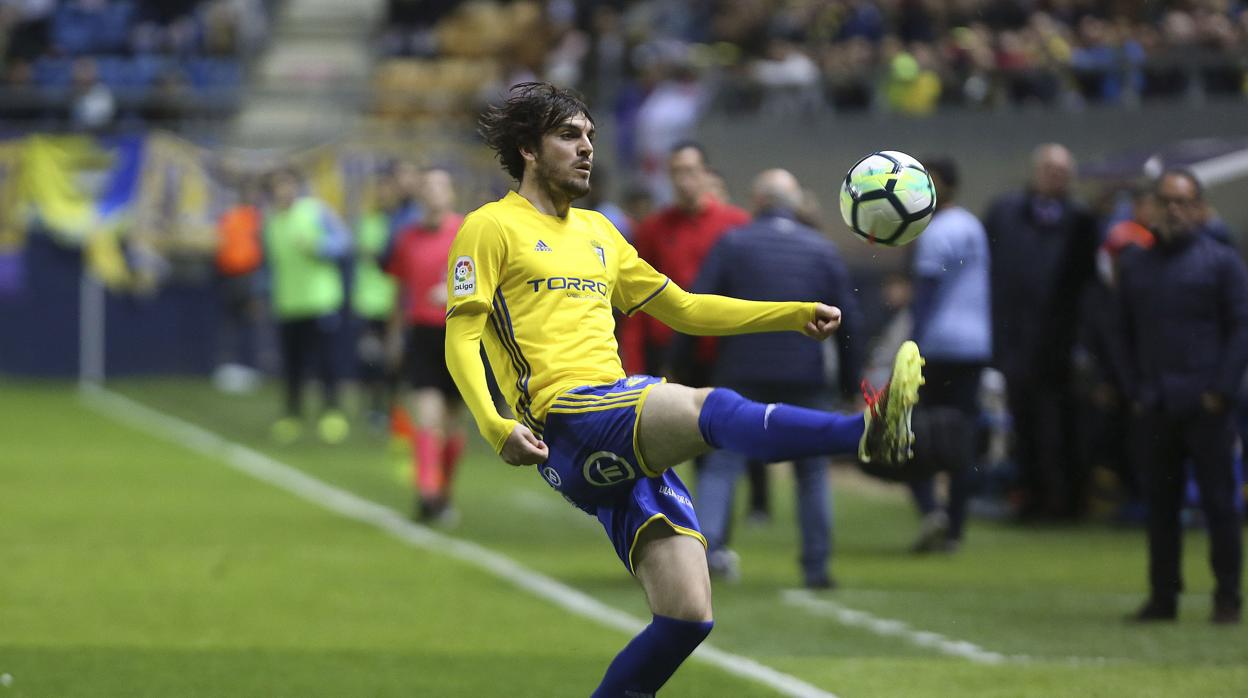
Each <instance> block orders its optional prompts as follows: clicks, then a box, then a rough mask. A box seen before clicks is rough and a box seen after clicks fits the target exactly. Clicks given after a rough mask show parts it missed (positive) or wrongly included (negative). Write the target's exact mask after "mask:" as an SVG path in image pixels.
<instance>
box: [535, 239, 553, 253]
mask: <svg viewBox="0 0 1248 698" xmlns="http://www.w3.org/2000/svg"><path fill="white" fill-rule="evenodd" d="M533 251H534V252H550V251H551V249H550V245H547V244H546V243H545V242H542V241H541V240H538V241H537V247H534V248H533Z"/></svg>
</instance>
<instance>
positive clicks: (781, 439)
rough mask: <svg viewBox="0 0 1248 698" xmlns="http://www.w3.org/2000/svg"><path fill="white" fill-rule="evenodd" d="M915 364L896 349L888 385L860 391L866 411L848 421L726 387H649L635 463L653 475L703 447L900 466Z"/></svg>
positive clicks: (915, 387) (906, 445)
mask: <svg viewBox="0 0 1248 698" xmlns="http://www.w3.org/2000/svg"><path fill="white" fill-rule="evenodd" d="M922 366H923V358H922V357H921V356H920V355H919V349H918V347H917V346H916V345H915V344H914V342H906V343H905V344H903V345H902V346H901V349H899V350H898V352H897V358H896V359H895V361H894V364H893V377H892V379H891V380H890V381H889V384H888V385H887V386H886V387H885V388H884V389H883V390H880V391H868V394H867V409H866V411H864V412H863V413H862V414H853V415H849V414H840V413H835V412H823V411H821V410H812V409H807V408H804V407H794V406H792V405H786V404H783V403H771V404H763V403H760V402H754V401H752V400H747V399H745V398H744V397H742V396H741V395H740V394H738V393H737V392H735V391H733V390H728V389H726V388H714V389H693V388H688V387H685V386H682V385H674V384H663V385H656V386H654V388H652V389H651V390H650V394H649V395H648V396H647V399H646V402H645V405H644V407H643V410H642V414H641V420H640V427H639V432H640V433H639V434H638V443H639V446H640V449H641V457H642V459H643V460H644V461H645V464H646V467H647V468H648V469H649V470H650V471H652V472H656V473H657V472H661V471H663V470H666V469H667V468H670V467H672V466H674V465H677V464H679V463H682V462H684V461H685V460H688V459H689V458H692V457H693V456H696V455H699V454H700V453H702V452H704V451H706V450H707V449H709V448H726V449H729V450H732V451H737V452H739V453H743V454H745V455H747V456H749V457H751V458H757V459H759V460H762V461H765V462H769V463H773V462H776V461H782V460H789V459H793V458H804V457H808V456H815V455H831V454H844V453H857V454H858V457H859V458H860V459H862V460H863V461H868V462H871V461H876V462H883V463H900V462H904V461H905V460H907V459H908V458H909V456H910V446H911V443H912V442H913V440H914V435H913V433H912V432H911V431H910V415H911V413H912V411H913V409H914V405H915V403H917V402H918V396H919V386H920V385H922V384H923V373H922Z"/></svg>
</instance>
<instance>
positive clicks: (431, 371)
mask: <svg viewBox="0 0 1248 698" xmlns="http://www.w3.org/2000/svg"><path fill="white" fill-rule="evenodd" d="M403 373H404V375H405V376H406V378H407V383H408V385H409V386H411V387H412V388H436V389H437V390H439V391H441V392H442V394H443V395H446V396H447V397H454V396H456V395H458V394H459V391H458V389H456V387H455V381H454V380H452V379H451V372H450V371H448V370H447V369H446V328H445V327H440V326H434V325H409V326H408V328H407V346H406V347H404V349H403Z"/></svg>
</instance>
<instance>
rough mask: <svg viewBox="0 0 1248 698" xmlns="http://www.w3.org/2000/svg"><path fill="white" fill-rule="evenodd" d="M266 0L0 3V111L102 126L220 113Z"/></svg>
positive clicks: (5, 115) (80, 126) (14, 121)
mask: <svg viewBox="0 0 1248 698" xmlns="http://www.w3.org/2000/svg"><path fill="white" fill-rule="evenodd" d="M272 4H273V3H272V2H270V1H269V0H170V1H165V0H159V1H158V0H9V1H7V2H3V3H0V54H2V55H3V71H2V76H3V99H2V100H0V119H3V120H5V121H6V122H9V123H10V124H11V125H13V126H16V127H22V128H27V129H30V128H36V129H58V128H68V129H70V130H75V131H87V132H97V133H98V132H104V131H108V130H109V129H111V128H113V127H114V126H117V125H126V124H132V123H149V124H159V125H165V126H169V125H176V122H177V121H178V120H179V119H181V118H183V117H186V116H191V115H196V114H199V113H204V114H206V115H217V116H220V115H222V114H228V113H229V111H230V110H231V109H232V108H233V107H234V106H235V105H236V103H237V93H238V90H239V88H240V87H241V85H242V80H243V69H242V64H241V62H240V58H241V57H242V56H244V55H246V54H247V53H249V52H252V51H254V50H256V49H257V48H258V47H259V46H260V44H261V42H262V41H263V40H264V37H265V36H266V34H267V24H268V20H267V17H268V15H269V8H270V6H271V5H272Z"/></svg>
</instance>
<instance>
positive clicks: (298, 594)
mask: <svg viewBox="0 0 1248 698" xmlns="http://www.w3.org/2000/svg"><path fill="white" fill-rule="evenodd" d="M111 387H112V388H114V389H116V390H118V391H120V392H122V393H123V394H126V395H128V396H130V397H132V398H134V399H137V400H139V401H141V402H143V403H144V404H147V405H149V406H152V407H154V408H156V409H159V410H161V411H163V412H166V413H168V414H171V415H174V416H177V417H180V418H182V419H185V420H187V421H190V422H193V423H195V424H198V425H200V426H203V427H204V428H207V429H209V430H211V431H214V432H216V433H219V434H221V435H222V436H225V437H226V438H229V439H231V440H235V441H238V442H240V443H243V444H245V445H249V446H252V447H254V448H257V449H258V450H261V451H263V452H265V453H267V454H269V455H272V456H273V457H275V458H277V459H279V460H281V461H282V462H285V463H287V464H290V465H292V466H295V467H297V468H299V469H301V470H303V471H305V472H307V473H309V474H311V475H313V476H315V477H318V478H321V479H323V480H325V481H327V482H329V483H331V484H333V485H336V486H338V487H341V488H344V489H347V490H349V491H352V492H355V493H357V494H359V495H361V496H363V497H365V498H367V499H370V500H373V501H376V502H379V503H381V504H383V505H385V506H389V507H392V508H395V509H398V510H401V511H407V509H408V507H409V506H410V502H409V496H410V495H409V493H408V491H407V489H406V487H405V486H404V485H403V483H402V482H401V481H400V479H399V478H398V477H397V476H396V472H397V471H398V470H399V466H398V465H397V464H396V463H395V457H394V456H393V455H391V454H390V453H389V452H388V450H387V448H386V445H385V442H384V440H381V439H378V438H375V437H372V436H370V435H369V434H367V433H366V430H364V429H357V430H356V433H354V434H353V435H352V437H351V439H350V440H349V441H348V442H347V443H346V444H343V445H342V446H340V447H337V448H329V447H324V446H321V445H319V444H316V443H315V442H312V441H308V442H304V443H300V444H296V445H294V446H291V447H286V448H279V447H275V446H272V445H271V444H270V443H269V442H268V441H267V438H266V435H267V431H266V430H267V427H268V424H269V422H270V421H271V419H272V418H273V417H274V415H275V409H276V405H277V398H276V396H275V395H274V394H273V393H271V392H267V391H266V392H262V393H261V394H258V395H254V396H246V397H239V396H227V395H221V394H219V393H216V392H214V391H212V390H211V388H209V387H208V386H207V385H206V384H204V383H201V382H198V381H192V380H179V381H174V380H162V381H129V382H123V383H119V384H116V385H113V386H111ZM0 415H2V416H3V418H2V419H0V555H2V558H0V674H3V673H8V674H10V675H11V676H12V678H13V680H12V684H11V686H9V687H8V688H4V687H0V698H7V696H82V695H91V696H94V695H99V696H122V695H124V696H147V695H151V696H183V695H187V696H192V695H193V696H243V695H246V696H253V695H255V696H309V695H318V696H356V695H358V696H382V695H405V696H492V695H518V696H530V695H531V696H578V695H580V696H583V695H587V694H588V692H589V691H590V690H591V689H592V687H593V686H594V684H595V683H596V681H597V679H598V677H599V676H600V675H601V672H602V670H603V669H604V667H605V666H606V664H607V663H608V662H609V661H610V658H611V656H612V655H613V654H614V653H615V651H617V650H618V648H619V647H620V646H621V645H622V644H623V643H624V642H625V641H626V639H627V638H626V636H625V635H623V634H621V633H619V632H617V631H614V630H607V629H603V628H602V627H600V626H598V625H596V624H594V623H592V622H590V621H587V620H583V619H580V618H577V617H572V616H569V615H567V614H566V613H565V612H564V611H562V610H560V609H558V608H557V607H554V606H552V605H550V604H548V603H546V602H544V601H540V600H538V599H535V598H533V597H530V596H528V595H526V594H525V593H523V592H521V591H518V590H517V589H516V588H515V587H513V586H511V585H510V584H508V583H507V582H505V581H503V580H500V579H497V578H495V577H492V576H490V575H488V574H487V573H485V572H482V571H480V570H477V569H475V568H473V567H470V566H467V565H465V564H463V563H459V562H456V561H453V560H450V559H447V558H445V557H441V556H438V555H436V554H433V553H429V552H426V551H423V550H419V549H414V548H411V547H409V546H406V545H404V544H402V543H400V542H399V541H396V540H394V539H392V538H390V537H388V536H386V535H385V534H383V533H381V532H379V531H377V530H375V529H373V528H370V527H367V526H364V525H362V524H359V523H355V522H352V521H348V520H346V519H342V518H340V517H337V516H335V515H333V514H330V513H328V512H326V511H324V510H322V509H320V508H318V507H316V506H314V505H311V504H309V503H306V502H303V501H302V500H298V499H296V498H294V497H292V496H290V495H287V494H285V493H283V492H281V491H279V490H276V489H274V488H272V487H271V486H269V485H266V484H262V483H260V482H257V481H255V480H252V479H249V478H248V477H246V476H244V475H241V474H238V473H236V472H234V471H232V470H230V469H229V468H227V467H225V466H224V465H223V464H222V463H221V462H219V461H218V460H217V459H214V458H211V457H205V456H202V455H198V454H196V453H194V452H192V451H190V450H187V449H185V448H182V447H180V446H178V445H176V444H172V443H169V442H166V441H164V440H161V439H159V438H155V437H153V436H151V435H148V434H145V433H142V432H140V431H136V430H134V429H132V428H130V427H126V426H123V425H122V424H121V423H119V422H116V421H114V420H112V419H110V418H109V417H108V416H107V415H104V414H100V413H99V412H97V411H94V410H92V409H89V408H87V407H85V406H83V405H82V403H80V402H79V401H78V400H77V398H76V396H75V394H74V392H73V390H72V389H71V388H70V387H68V386H65V385H61V384H38V383H18V384H12V383H9V384H4V385H0ZM846 475H847V474H846V473H844V472H843V471H837V473H835V474H834V476H833V485H834V488H833V489H834V492H835V498H836V556H835V559H834V574H835V575H836V577H837V578H838V580H839V581H840V583H841V588H840V589H838V590H836V591H834V592H828V593H826V594H824V596H825V597H826V598H828V599H831V600H835V601H837V602H838V603H841V604H843V605H845V606H848V607H850V608H853V609H858V610H862V611H867V612H869V613H872V614H875V615H877V616H880V617H883V618H890V619H896V620H900V621H903V622H905V623H906V624H908V625H909V626H910V627H912V628H914V629H918V630H926V631H932V632H937V633H941V634H942V635H945V636H946V637H949V638H952V639H956V640H966V641H969V642H973V643H975V644H977V645H979V646H980V647H982V648H984V649H986V650H990V651H995V652H1000V653H1003V654H1007V655H1020V656H1025V657H1027V660H1026V661H1018V662H1011V663H1007V664H1004V665H999V666H985V665H982V664H976V663H973V662H970V661H967V660H965V659H958V658H954V657H949V656H945V655H942V654H938V653H936V652H933V651H931V650H927V649H923V648H919V647H916V646H914V645H912V644H908V643H905V642H903V641H901V640H897V639H892V638H885V637H880V636H877V635H874V634H871V633H870V632H868V631H866V630H862V629H857V628H851V627H846V626H843V625H840V624H838V623H837V622H835V621H833V620H830V619H827V618H821V617H817V616H814V615H812V614H810V613H808V612H806V611H804V610H802V609H799V608H795V607H792V606H789V605H787V604H785V603H784V601H783V600H782V599H781V592H782V591H783V590H785V589H788V588H792V587H793V586H794V585H795V584H796V583H797V581H798V579H799V576H798V570H797V563H796V557H797V550H796V532H795V530H794V526H793V514H792V506H791V504H792V501H791V500H792V497H791V496H789V488H791V481H790V480H789V479H788V478H787V477H785V476H784V475H782V474H781V475H779V476H778V477H777V478H776V487H775V489H774V492H773V503H774V505H775V509H776V513H777V517H776V521H775V522H774V523H773V524H772V525H770V526H767V527H762V528H750V527H744V526H742V527H740V528H739V529H738V533H737V541H736V548H737V549H738V550H739V551H740V552H741V554H742V557H743V563H744V567H743V571H744V574H745V578H744V581H743V582H742V583H741V584H739V585H736V586H725V585H718V586H716V589H715V605H716V616H717V623H716V629H715V632H714V634H713V635H712V638H711V639H712V641H713V642H714V643H715V644H716V645H718V646H719V647H721V648H723V649H726V650H728V651H731V652H737V653H740V654H744V655H747V656H750V657H752V658H754V659H757V660H759V661H761V662H764V663H766V664H769V665H770V666H772V667H774V668H776V669H779V670H781V671H785V672H788V673H791V674H793V675H795V676H797V677H799V678H801V679H803V680H805V681H808V682H811V683H813V684H816V685H818V686H820V687H822V688H825V689H826V690H828V691H831V692H834V693H836V694H837V695H839V696H842V697H852V696H947V695H959V696H1053V695H1081V696H1085V695H1091V696H1174V695H1199V696H1236V695H1244V694H1245V693H1248V631H1246V630H1245V628H1243V627H1239V628H1220V627H1213V626H1211V625H1210V624H1209V623H1207V622H1206V618H1207V616H1208V612H1209V603H1208V592H1209V590H1210V589H1211V586H1212V581H1211V579H1210V575H1209V572H1208V569H1207V564H1206V562H1205V560H1206V558H1207V548H1206V546H1205V543H1204V537H1203V535H1200V534H1195V533H1193V534H1191V535H1190V536H1189V539H1188V541H1187V545H1186V546H1185V547H1186V557H1185V559H1186V575H1187V580H1188V589H1189V591H1190V593H1189V594H1188V595H1186V596H1185V598H1184V605H1183V609H1182V612H1183V616H1182V620H1181V621H1180V622H1179V623H1178V624H1175V625H1171V626H1162V627H1144V628H1141V627H1132V626H1128V625H1126V624H1124V623H1122V622H1121V620H1120V619H1121V617H1122V616H1123V615H1124V614H1125V613H1127V612H1128V611H1130V610H1131V609H1132V608H1134V607H1135V605H1136V604H1138V603H1139V601H1140V600H1141V597H1142V595H1143V593H1144V542H1143V533H1142V532H1141V531H1139V530H1119V529H1110V528H1105V527H1099V526H1085V527H1079V528H1073V527H1072V528H1042V529H1030V530H1029V529H1022V528H1017V527H1011V526H1004V525H997V524H989V523H984V522H979V521H975V522H973V524H972V527H971V529H970V532H969V534H968V536H969V537H968V541H967V545H966V546H965V547H964V549H963V551H962V552H960V553H959V554H958V555H956V556H953V557H931V558H914V557H911V556H909V555H907V554H905V553H904V550H905V547H906V544H907V543H908V541H909V538H910V536H911V535H912V534H913V531H914V528H915V525H916V524H915V518H914V515H913V513H912V512H911V511H910V507H909V505H908V504H907V502H906V500H905V498H904V497H903V496H902V495H901V493H900V492H899V491H897V490H888V489H880V488H875V487H864V486H863V485H862V484H861V483H856V482H853V478H850V477H847V476H846ZM457 499H458V504H459V507H460V510H461V512H462V513H463V522H462V525H461V526H460V527H459V528H458V529H456V530H455V531H454V532H453V535H455V536H459V537H463V538H466V539H470V540H473V541H476V542H478V543H481V544H483V545H485V546H487V547H490V548H492V549H495V550H498V551H499V552H502V553H505V554H507V555H509V556H511V557H512V558H514V559H516V560H519V561H520V562H522V563H523V564H525V565H528V566H530V567H532V568H534V569H536V570H538V571H540V572H543V573H545V574H548V575H550V576H552V577H555V578H556V579H559V580H560V581H563V582H565V583H567V584H569V585H571V586H573V587H576V588H578V589H580V590H582V591H584V592H586V593H588V594H590V595H592V596H594V597H596V598H598V599H600V600H602V601H604V602H606V603H608V604H610V605H612V606H615V607H617V608H620V609H622V610H625V611H627V612H629V613H632V614H634V615H636V616H638V617H645V616H646V615H647V613H646V610H645V605H644V602H643V599H642V596H641V593H640V590H639V589H638V588H637V586H636V584H635V583H634V582H633V580H632V579H631V578H629V577H628V575H627V574H626V573H625V572H624V570H623V567H622V566H621V565H620V563H619V562H618V560H617V559H616V558H615V556H614V554H613V553H612V551H611V548H610V546H609V544H608V543H607V541H606V539H605V537H604V536H603V535H602V533H601V531H600V529H599V526H598V524H597V522H596V521H594V520H593V519H591V518H589V517H587V516H585V515H584V514H581V513H580V512H578V511H577V510H575V509H574V508H572V507H570V506H568V505H567V504H566V503H565V502H563V501H562V499H561V498H559V497H558V496H556V495H554V494H553V493H552V492H550V490H549V488H548V487H546V485H545V484H544V483H543V482H542V481H541V479H540V478H539V477H537V476H536V474H535V473H533V472H532V470H530V469H523V470H517V469H513V468H509V467H507V466H505V465H502V464H501V463H500V462H498V461H497V460H496V459H494V458H492V457H491V456H490V455H489V454H487V453H485V452H484V445H483V444H481V443H480V442H479V440H474V442H473V449H472V450H471V451H470V453H469V457H468V459H467V462H465V463H464V464H463V466H462V467H461V474H460V477H459V481H458V482H457ZM663 695H669V696H754V695H758V696H763V695H774V694H773V693H772V692H770V691H769V690H768V689H766V688H763V687H760V686H756V685H754V684H752V683H749V682H747V681H744V680H742V679H739V678H736V677H733V676H729V675H727V674H725V673H724V672H722V671H721V670H719V669H716V668H714V667H711V666H709V665H706V664H703V663H700V662H690V663H689V664H687V665H686V666H685V667H683V668H682V669H681V671H680V672H679V673H678V674H677V676H676V678H675V679H673V681H672V682H671V683H670V684H669V686H668V688H667V689H665V691H664V692H663Z"/></svg>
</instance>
